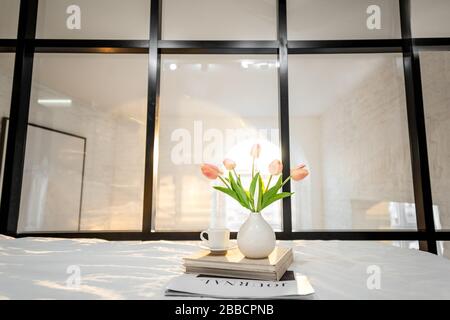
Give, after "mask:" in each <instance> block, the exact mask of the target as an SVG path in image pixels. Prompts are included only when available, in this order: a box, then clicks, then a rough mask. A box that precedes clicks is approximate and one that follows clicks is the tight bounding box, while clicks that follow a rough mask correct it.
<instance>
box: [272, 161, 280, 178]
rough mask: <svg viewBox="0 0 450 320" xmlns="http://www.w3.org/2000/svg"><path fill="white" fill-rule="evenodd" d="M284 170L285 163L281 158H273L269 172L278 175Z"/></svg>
mask: <svg viewBox="0 0 450 320" xmlns="http://www.w3.org/2000/svg"><path fill="white" fill-rule="evenodd" d="M282 172H283V164H282V163H281V161H280V160H273V161H272V162H271V163H270V164H269V173H270V174H271V175H273V176H277V175H279V174H280V173H282Z"/></svg>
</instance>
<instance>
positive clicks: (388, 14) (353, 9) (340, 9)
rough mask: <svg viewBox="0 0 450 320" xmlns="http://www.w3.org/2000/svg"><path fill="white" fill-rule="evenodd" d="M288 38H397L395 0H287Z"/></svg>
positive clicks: (396, 3)
mask: <svg viewBox="0 0 450 320" xmlns="http://www.w3.org/2000/svg"><path fill="white" fill-rule="evenodd" d="M287 22H288V38H289V39H290V40H335V39H382V38H385V39H387V38H400V37H401V32H400V15H399V7H398V1H397V0H377V1H369V0H338V1H336V0H288V1H287Z"/></svg>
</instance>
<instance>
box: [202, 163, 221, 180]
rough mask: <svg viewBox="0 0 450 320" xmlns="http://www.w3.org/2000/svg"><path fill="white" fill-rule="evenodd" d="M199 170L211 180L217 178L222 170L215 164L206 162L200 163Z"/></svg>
mask: <svg viewBox="0 0 450 320" xmlns="http://www.w3.org/2000/svg"><path fill="white" fill-rule="evenodd" d="M200 170H202V173H203V175H204V176H205V177H207V178H208V179H211V180H215V179H217V177H218V176H219V175H221V174H222V171H220V169H219V168H218V167H217V166H215V165H213V164H208V163H204V164H202V165H201V167H200Z"/></svg>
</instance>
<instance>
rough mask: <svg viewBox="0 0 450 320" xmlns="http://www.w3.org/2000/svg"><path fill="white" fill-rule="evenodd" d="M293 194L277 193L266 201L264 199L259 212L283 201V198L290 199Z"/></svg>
mask: <svg viewBox="0 0 450 320" xmlns="http://www.w3.org/2000/svg"><path fill="white" fill-rule="evenodd" d="M293 194H294V193H293V192H280V193H277V194H275V195H273V196H272V197H270V198H268V199H265V201H264V202H263V204H262V206H261V210H262V209H264V208H265V207H267V206H269V205H271V204H272V203H274V202H275V201H277V200H280V199H283V198H286V197H290V196H292V195H293Z"/></svg>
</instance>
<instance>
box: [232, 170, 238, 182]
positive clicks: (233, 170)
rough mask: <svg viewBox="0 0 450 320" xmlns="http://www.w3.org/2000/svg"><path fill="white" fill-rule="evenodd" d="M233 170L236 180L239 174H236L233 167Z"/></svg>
mask: <svg viewBox="0 0 450 320" xmlns="http://www.w3.org/2000/svg"><path fill="white" fill-rule="evenodd" d="M233 172H234V175H235V176H236V180H238V179H239V176H238V174H237V173H236V170H235V169H233Z"/></svg>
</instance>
